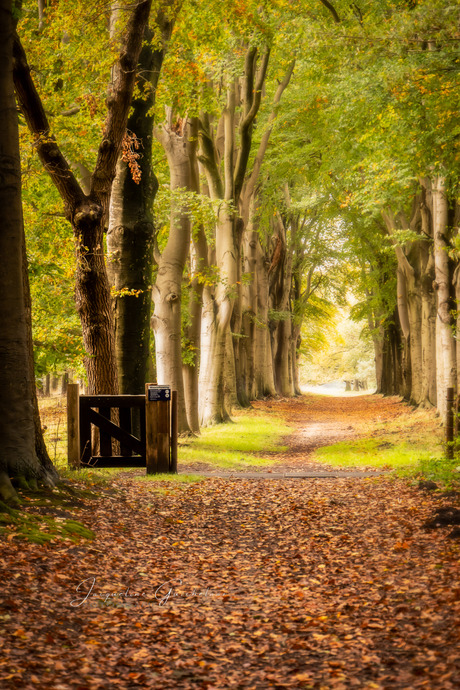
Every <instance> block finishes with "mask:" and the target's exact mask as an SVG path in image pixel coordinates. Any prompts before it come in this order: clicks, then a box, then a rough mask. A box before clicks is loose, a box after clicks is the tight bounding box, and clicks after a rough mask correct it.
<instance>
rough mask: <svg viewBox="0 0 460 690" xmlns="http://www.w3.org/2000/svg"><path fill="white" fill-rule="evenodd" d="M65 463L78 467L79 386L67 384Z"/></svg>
mask: <svg viewBox="0 0 460 690" xmlns="http://www.w3.org/2000/svg"><path fill="white" fill-rule="evenodd" d="M67 462H68V465H69V467H72V468H74V469H76V468H77V467H80V386H79V385H78V383H69V384H67Z"/></svg>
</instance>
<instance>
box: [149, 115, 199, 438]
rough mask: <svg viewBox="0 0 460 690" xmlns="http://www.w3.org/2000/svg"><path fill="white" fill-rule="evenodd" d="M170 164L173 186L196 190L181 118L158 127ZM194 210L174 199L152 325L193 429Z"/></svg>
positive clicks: (164, 375) (160, 372) (183, 427)
mask: <svg viewBox="0 0 460 690" xmlns="http://www.w3.org/2000/svg"><path fill="white" fill-rule="evenodd" d="M156 136H157V138H158V139H159V141H160V142H161V144H162V146H163V148H164V150H165V153H166V156H167V159H168V164H169V170H170V186H171V190H172V191H174V190H179V189H188V190H192V169H191V159H192V152H191V150H190V149H191V146H193V145H194V144H193V142H191V141H190V124H189V123H188V122H187V121H186V120H183V121H182V120H178V121H177V122H176V123H175V124H173V123H172V119H171V117H170V119H169V122H167V123H165V124H163V125H162V126H161V127H158V128H157V129H156ZM190 227H191V222H190V213H189V208H188V203H187V202H185V203H184V204H182V205H181V204H178V203H177V202H173V206H172V208H171V223H170V230H169V236H168V241H167V243H166V247H165V248H164V250H163V252H162V253H161V256H160V257H159V258H158V274H157V279H156V281H155V285H154V287H153V292H152V295H153V302H154V305H155V308H154V313H153V317H152V328H153V330H154V334H155V353H156V363H157V378H158V382H159V383H164V384H169V385H171V387H172V388H174V390H176V391H177V400H178V428H179V432H180V433H184V432H189V431H190V426H189V424H188V420H187V412H186V407H185V395H184V382H183V376H182V319H181V304H182V280H183V274H184V268H185V263H186V261H187V256H188V253H189V249H190Z"/></svg>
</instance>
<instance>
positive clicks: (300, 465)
mask: <svg viewBox="0 0 460 690" xmlns="http://www.w3.org/2000/svg"><path fill="white" fill-rule="evenodd" d="M252 407H253V408H254V409H255V410H258V411H260V412H263V413H264V414H274V415H276V416H277V417H282V418H283V420H285V421H286V422H288V423H289V424H290V425H292V427H293V433H292V434H291V435H290V436H287V437H286V438H285V439H284V444H285V445H287V446H288V449H287V450H286V452H284V453H282V454H274V462H273V465H269V466H265V467H251V466H250V465H247V466H246V467H244V468H243V469H240V470H238V471H225V470H222V469H219V468H213V467H211V466H210V465H206V463H202V462H195V463H191V464H184V463H181V462H179V472H180V473H182V474H186V473H189V472H199V473H200V474H202V475H203V476H206V477H232V478H235V479H236V478H239V477H246V478H249V477H252V478H260V479H263V478H272V479H274V478H283V477H290V476H291V477H292V476H296V477H299V478H300V477H312V478H313V477H318V478H320V477H323V476H324V477H331V478H332V477H365V476H373V475H376V474H379V473H380V471H379V470H377V469H376V468H373V467H369V468H364V469H359V470H358V469H356V468H347V469H337V468H336V467H332V466H331V465H327V464H325V463H323V462H318V461H317V462H315V461H314V460H313V459H312V457H311V456H312V454H313V453H314V451H315V450H316V449H318V448H321V447H322V446H328V445H332V444H335V443H338V442H340V441H347V440H351V439H358V438H360V437H362V436H364V435H369V434H371V435H372V436H373V437H376V438H378V435H379V433H381V432H383V430H384V429H383V426H382V427H381V428H380V429H379V428H378V427H379V425H383V424H385V423H386V422H388V421H393V420H397V419H398V418H407V417H408V416H410V415H411V413H412V412H413V408H411V407H410V406H408V405H407V404H405V403H403V402H401V399H400V398H399V397H387V398H384V397H383V396H381V395H371V394H369V395H349V396H347V395H345V396H340V397H337V396H326V395H312V394H305V395H302V396H300V397H298V398H276V399H274V398H268V399H266V400H257V401H253V402H252ZM384 443H385V442H384Z"/></svg>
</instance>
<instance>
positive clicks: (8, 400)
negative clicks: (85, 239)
mask: <svg viewBox="0 0 460 690" xmlns="http://www.w3.org/2000/svg"><path fill="white" fill-rule="evenodd" d="M13 33H14V21H13V16H12V3H11V1H9V0H0V104H1V105H0V108H1V121H2V127H0V168H1V171H2V174H1V176H0V215H1V218H0V252H1V256H3V257H7V259H8V265H7V268H5V270H3V271H1V272H0V294H1V295H2V299H1V300H0V439H1V453H0V497H1V498H2V499H3V500H7V501H15V500H17V498H16V493H15V490H14V488H13V485H12V483H11V478H13V479H15V480H17V481H18V482H19V483H24V482H25V483H27V482H28V481H32V482H33V483H34V482H36V481H37V480H38V481H43V482H45V483H47V484H52V482H53V479H54V478H55V477H56V475H55V472H53V471H52V469H51V468H48V467H47V466H46V463H43V464H41V463H40V461H39V459H38V457H37V452H36V448H35V440H36V435H35V420H34V400H35V390H34V389H35V380H34V377H33V375H32V368H31V366H30V342H31V333H30V330H29V329H30V322H28V319H27V314H26V301H25V293H24V284H25V278H24V227H23V218H22V205H21V167H20V155H19V134H18V120H17V113H16V104H15V100H14V82H13V62H12V53H13Z"/></svg>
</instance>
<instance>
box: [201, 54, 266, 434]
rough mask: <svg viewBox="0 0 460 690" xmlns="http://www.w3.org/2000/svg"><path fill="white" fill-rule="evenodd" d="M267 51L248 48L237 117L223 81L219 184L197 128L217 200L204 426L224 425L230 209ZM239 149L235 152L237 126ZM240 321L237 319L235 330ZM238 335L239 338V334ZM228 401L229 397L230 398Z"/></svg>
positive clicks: (231, 271) (232, 84)
mask: <svg viewBox="0 0 460 690" xmlns="http://www.w3.org/2000/svg"><path fill="white" fill-rule="evenodd" d="M269 54H270V51H269V50H268V49H266V50H265V51H264V53H263V54H262V56H261V59H260V65H259V66H258V67H257V61H258V58H259V54H258V49H257V48H255V47H249V48H248V50H247V52H246V57H245V70H244V78H243V80H242V88H241V100H242V108H241V116H240V117H239V119H238V118H237V116H236V106H237V105H239V103H237V102H236V99H237V94H238V95H239V94H240V91H239V89H238V88H237V83H236V81H235V79H234V77H233V76H231V77H229V78H228V83H227V102H226V107H225V110H224V113H223V118H222V119H223V132H224V161H223V163H224V165H223V167H224V178H223V180H222V177H221V174H220V170H219V153H218V150H217V147H216V143H215V141H214V140H213V138H212V136H211V133H210V131H209V127H207V126H206V123H205V122H204V121H203V122H202V123H201V127H200V162H201V163H202V165H203V166H204V168H205V170H206V176H207V180H208V185H209V189H210V194H211V196H212V198H214V199H221V200H222V201H223V204H222V205H221V207H220V210H219V215H218V221H217V227H216V241H215V250H216V264H217V267H218V270H219V283H218V284H217V286H216V289H215V293H214V295H213V296H211V295H210V293H209V292H208V293H206V296H205V304H204V315H205V318H204V320H203V324H204V328H203V329H202V362H201V366H200V392H201V396H200V420H201V423H202V424H203V425H207V424H212V423H216V422H220V421H223V420H225V419H227V417H228V410H227V409H226V404H225V392H226V390H227V389H228V386H226V385H225V380H224V379H225V373H224V363H225V357H226V348H227V343H228V342H229V339H228V334H229V330H230V324H231V318H232V314H233V308H234V304H235V299H236V297H237V289H238V285H237V284H238V274H239V271H240V266H239V265H238V259H239V246H238V234H239V233H238V227H239V226H238V225H237V218H236V211H235V209H238V208H239V201H240V196H241V192H242V188H243V184H244V180H245V175H246V170H247V165H248V159H249V153H250V150H251V143H252V130H253V125H254V119H255V117H256V115H257V113H258V111H259V108H260V103H261V98H262V87H263V84H264V82H265V77H266V72H267V67H268V60H269ZM237 124H238V130H239V132H238V133H239V146H238V147H236V143H235V142H236V131H235V130H236V126H237ZM240 320H241V319H240V318H239V317H238V316H237V322H238V325H239V322H240ZM238 335H239V334H238ZM231 395H232V394H231Z"/></svg>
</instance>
